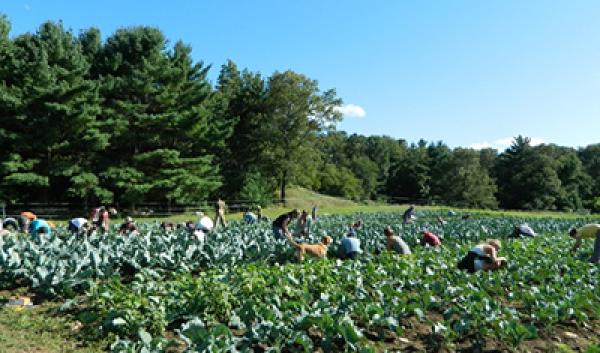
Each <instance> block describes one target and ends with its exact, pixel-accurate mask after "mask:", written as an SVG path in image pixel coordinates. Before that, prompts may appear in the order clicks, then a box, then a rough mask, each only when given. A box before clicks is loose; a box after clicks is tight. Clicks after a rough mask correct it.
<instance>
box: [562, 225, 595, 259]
mask: <svg viewBox="0 0 600 353" xmlns="http://www.w3.org/2000/svg"><path fill="white" fill-rule="evenodd" d="M569 235H570V236H571V238H573V239H575V244H574V245H573V248H572V249H571V252H572V253H575V252H576V251H577V249H579V247H580V246H581V240H582V239H594V238H595V239H596V240H595V241H594V253H593V254H592V257H591V258H590V262H591V263H596V264H597V263H600V224H587V225H585V226H583V227H581V228H579V229H577V228H572V229H571V231H570V232H569Z"/></svg>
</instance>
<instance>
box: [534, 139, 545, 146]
mask: <svg viewBox="0 0 600 353" xmlns="http://www.w3.org/2000/svg"><path fill="white" fill-rule="evenodd" d="M544 143H546V140H544V139H543V138H539V137H532V138H531V145H532V146H537V145H542V144H544Z"/></svg>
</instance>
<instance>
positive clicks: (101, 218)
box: [90, 206, 117, 233]
mask: <svg viewBox="0 0 600 353" xmlns="http://www.w3.org/2000/svg"><path fill="white" fill-rule="evenodd" d="M111 215H113V216H116V215H117V210H116V209H114V208H110V209H107V208H106V207H104V206H100V207H96V208H94V209H93V210H92V213H91V215H90V219H91V220H92V223H93V224H94V225H95V226H96V227H97V229H100V230H101V231H102V233H106V232H108V229H109V228H110V216H111Z"/></svg>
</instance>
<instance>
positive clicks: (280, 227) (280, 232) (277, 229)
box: [272, 209, 300, 239]
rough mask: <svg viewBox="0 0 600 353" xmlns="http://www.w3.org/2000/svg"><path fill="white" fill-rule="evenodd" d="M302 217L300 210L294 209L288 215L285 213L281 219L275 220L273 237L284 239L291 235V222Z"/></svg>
mask: <svg viewBox="0 0 600 353" xmlns="http://www.w3.org/2000/svg"><path fill="white" fill-rule="evenodd" d="M299 215H300V211H299V210H298V209H293V210H291V211H290V212H288V213H284V214H282V215H280V216H279V217H277V218H275V220H274V221H273V224H272V225H273V235H274V236H275V238H279V239H284V238H285V237H286V236H288V235H290V236H291V234H290V231H289V229H288V227H289V225H290V222H291V221H292V219H295V218H297V217H298V216H299Z"/></svg>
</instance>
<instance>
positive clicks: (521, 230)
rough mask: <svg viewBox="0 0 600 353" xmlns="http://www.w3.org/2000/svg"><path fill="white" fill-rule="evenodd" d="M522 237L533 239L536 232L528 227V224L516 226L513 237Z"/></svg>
mask: <svg viewBox="0 0 600 353" xmlns="http://www.w3.org/2000/svg"><path fill="white" fill-rule="evenodd" d="M522 236H525V237H531V238H533V237H535V231H534V230H533V229H532V228H531V227H530V226H529V225H527V223H523V224H520V225H518V226H515V228H514V229H513V232H512V234H511V237H513V238H520V237H522Z"/></svg>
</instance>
